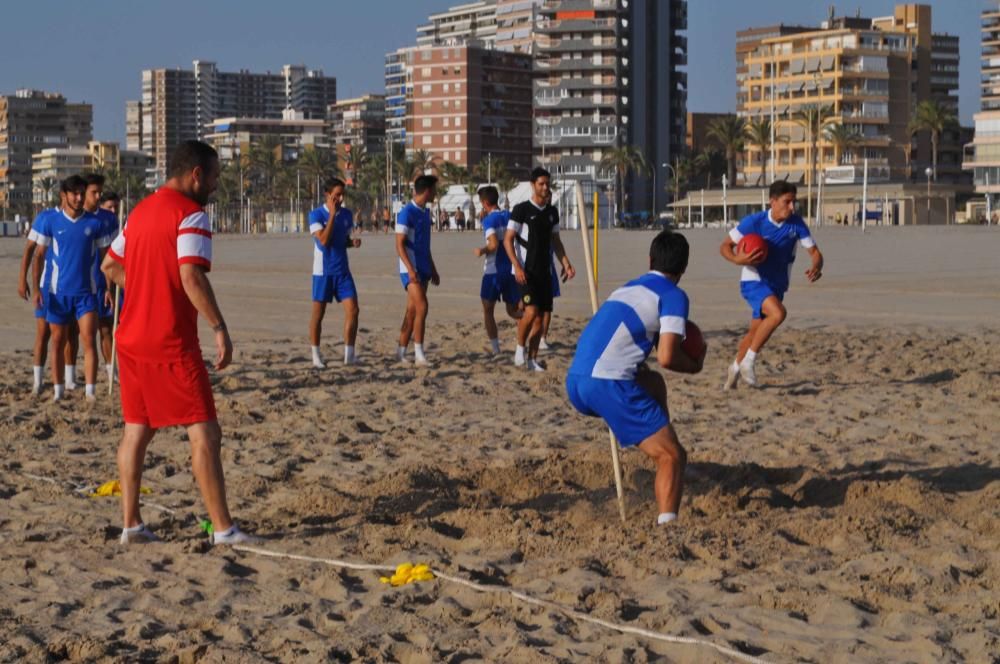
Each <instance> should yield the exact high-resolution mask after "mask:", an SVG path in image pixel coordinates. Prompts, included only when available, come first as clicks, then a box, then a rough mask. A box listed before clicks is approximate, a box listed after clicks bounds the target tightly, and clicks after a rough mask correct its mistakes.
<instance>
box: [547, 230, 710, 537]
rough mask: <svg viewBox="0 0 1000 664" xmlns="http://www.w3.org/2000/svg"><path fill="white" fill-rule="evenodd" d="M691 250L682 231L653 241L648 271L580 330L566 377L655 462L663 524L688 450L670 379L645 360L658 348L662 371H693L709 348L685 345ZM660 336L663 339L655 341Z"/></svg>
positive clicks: (573, 392)
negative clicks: (674, 412)
mask: <svg viewBox="0 0 1000 664" xmlns="http://www.w3.org/2000/svg"><path fill="white" fill-rule="evenodd" d="M689 253H690V251H689V248H688V243H687V240H686V239H685V238H684V236H683V235H680V234H679V233H674V232H672V231H663V232H662V233H660V234H659V235H657V236H656V237H655V238H654V239H653V242H652V244H651V245H650V247H649V267H650V271H649V272H647V273H646V274H644V275H643V276H641V277H639V278H638V279H634V280H632V281H630V282H628V283H627V284H625V285H624V286H623V287H621V288H619V289H618V290H616V291H615V292H614V293H612V294H611V295H610V297H608V299H607V301H606V302H605V303H604V304H602V305H601V308H600V309H598V310H597V313H596V314H594V317H593V318H592V319H590V322H589V323H587V327H585V328H584V329H583V333H582V334H581V335H580V340H579V341H578V342H577V345H576V354H575V356H574V357H573V363H572V364H571V365H570V368H569V375H568V376H567V377H566V391H567V393H568V395H569V400H570V403H572V404H573V407H574V408H576V409H577V410H578V411H580V412H581V413H583V414H584V415H589V416H591V417H601V418H603V419H604V421H605V422H607V424H608V427H610V429H611V431H612V433H614V434H615V437H616V438H617V439H618V442H619V444H620V445H621V446H622V447H632V446H638V448H639V449H640V450H642V451H643V452H644V453H645V454H646V456H648V457H650V458H651V459H653V461H654V462H655V463H656V480H655V482H654V485H653V488H654V492H655V495H656V506H657V509H658V510H659V516H658V517H657V519H656V522H657V523H658V524H665V523H669V522H671V521H673V520H675V519H676V518H677V513H678V509H679V508H680V504H681V492H682V490H683V474H684V466H685V464H686V463H687V453H686V452H685V451H684V448H683V447H681V444H680V441H679V440H678V439H677V432H676V431H674V427H673V425H672V424H670V412H669V410H668V408H667V384H666V382H665V381H664V379H663V375H662V374H661V373H660V372H658V371H655V370H651V369H649V368H648V367H647V366H646V358H647V357H648V356H649V353H650V351H652V349H653V348H654V347H655V348H656V361H657V363H658V364H659V365H660V366H661V367H663V368H664V369H670V370H672V371H678V372H681V373H690V374H696V373H698V372H699V371H701V368H702V365H703V364H704V361H705V353H704V352H702V354H701V357H691V356H689V355H688V354H687V353H686V352H685V351H684V349H683V348H682V347H681V342H682V341H683V340H684V334H685V330H686V326H687V317H688V297H687V294H686V293H685V292H684V291H683V290H681V289H680V288H678V287H677V283H678V282H679V281H680V280H681V277H682V276H683V275H684V272H685V270H687V264H688V255H689ZM657 336H659V340H657Z"/></svg>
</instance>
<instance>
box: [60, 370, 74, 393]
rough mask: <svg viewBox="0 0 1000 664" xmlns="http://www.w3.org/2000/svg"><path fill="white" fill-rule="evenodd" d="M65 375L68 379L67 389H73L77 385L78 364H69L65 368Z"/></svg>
mask: <svg viewBox="0 0 1000 664" xmlns="http://www.w3.org/2000/svg"><path fill="white" fill-rule="evenodd" d="M63 376H64V377H65V379H66V389H67V390H72V389H73V388H74V387H76V365H75V364H67V365H66V368H65V369H64V370H63Z"/></svg>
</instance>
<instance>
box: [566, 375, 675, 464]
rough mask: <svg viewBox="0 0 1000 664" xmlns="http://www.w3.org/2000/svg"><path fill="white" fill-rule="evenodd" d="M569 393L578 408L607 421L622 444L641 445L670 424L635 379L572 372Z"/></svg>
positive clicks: (567, 386) (568, 383)
mask: <svg viewBox="0 0 1000 664" xmlns="http://www.w3.org/2000/svg"><path fill="white" fill-rule="evenodd" d="M566 393H567V394H568V395H569V401H570V403H571V404H573V407H574V408H576V409H577V410H578V411H580V412H581V413H583V414H584V415H587V416H590V417H600V418H602V419H603V420H604V421H605V422H607V423H608V426H609V427H610V428H611V431H612V433H614V434H615V438H617V439H618V442H619V443H620V444H621V446H622V447H631V446H633V445H638V444H639V443H641V442H642V441H644V440H646V439H647V438H649V437H650V436H652V435H653V434H654V433H656V432H657V431H659V430H660V429H662V428H663V427H665V426H667V425H668V424H670V418H669V416H668V415H667V413H666V411H665V410H663V406H661V405H660V404H658V403H656V401H655V400H654V399H653V397H651V396H649V393H648V392H646V390H644V389H642V388H641V387H640V386H639V384H638V383H637V382H635V381H634V380H607V379H604V378H593V377H591V376H578V375H576V374H569V375H568V376H566Z"/></svg>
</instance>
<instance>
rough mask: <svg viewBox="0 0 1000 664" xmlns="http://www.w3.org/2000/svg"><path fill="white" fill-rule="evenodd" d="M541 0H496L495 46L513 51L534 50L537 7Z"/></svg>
mask: <svg viewBox="0 0 1000 664" xmlns="http://www.w3.org/2000/svg"><path fill="white" fill-rule="evenodd" d="M541 6H542V0H497V9H496V21H497V33H496V47H497V49H499V50H501V51H513V52H515V53H528V54H532V53H534V52H535V42H536V40H537V38H538V32H537V31H536V30H535V26H536V24H537V22H538V17H539V9H540V8H541Z"/></svg>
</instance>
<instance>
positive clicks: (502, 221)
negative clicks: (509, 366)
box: [473, 186, 521, 355]
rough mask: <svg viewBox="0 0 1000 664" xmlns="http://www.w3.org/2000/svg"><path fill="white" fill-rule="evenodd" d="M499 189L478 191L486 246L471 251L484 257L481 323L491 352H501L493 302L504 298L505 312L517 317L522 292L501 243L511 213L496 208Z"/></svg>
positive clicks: (492, 188)
mask: <svg viewBox="0 0 1000 664" xmlns="http://www.w3.org/2000/svg"><path fill="white" fill-rule="evenodd" d="M499 202H500V192H499V191H497V188H496V187H494V186H487V187H483V188H482V189H480V190H479V205H480V208H481V209H482V211H483V215H484V216H483V235H484V236H485V238H486V245H485V246H482V247H476V248H475V249H474V250H473V253H475V255H476V256H485V260H483V281H482V284H481V285H480V287H479V298H480V299H481V300H482V302H483V323H484V324H485V326H486V336H487V337H488V338H489V340H490V348H491V349H492V352H493V354H494V355H499V354H500V339H499V338H498V332H497V320H496V317H495V316H494V314H493V310H494V309H495V308H496V303H497V302H499V301H500V300H503V301H504V304H505V305H506V307H507V315H508V316H510V317H511V318H513V319H515V320H517V319H518V318H520V317H521V312H520V311H519V310H518V308H517V303H518V302H519V301H520V299H521V292H520V290H519V289H518V287H517V282H516V281H514V275H513V274H511V268H510V258H509V257H508V256H507V252H506V251H505V250H504V249H503V248H502V247H501V246H500V238H502V237H503V236H504V234H505V233H506V232H507V222H508V220H509V219H510V213H508V212H506V211H504V210H501V209H500V208H499V207H498V204H499Z"/></svg>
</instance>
